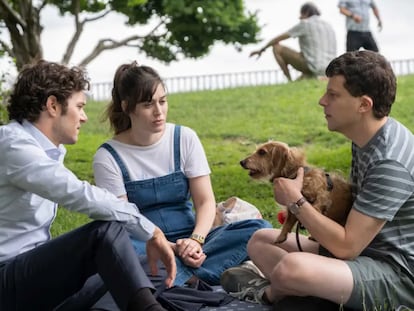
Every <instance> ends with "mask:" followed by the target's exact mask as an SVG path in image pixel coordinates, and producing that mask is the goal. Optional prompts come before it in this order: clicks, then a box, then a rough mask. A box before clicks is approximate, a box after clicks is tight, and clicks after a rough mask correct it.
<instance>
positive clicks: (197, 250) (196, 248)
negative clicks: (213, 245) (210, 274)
mask: <svg viewBox="0 0 414 311" xmlns="http://www.w3.org/2000/svg"><path fill="white" fill-rule="evenodd" d="M175 254H176V255H177V256H179V257H180V258H181V260H182V261H183V262H184V263H185V264H186V265H187V266H190V267H193V268H199V267H200V266H201V265H202V264H203V262H204V260H205V259H206V257H207V256H206V254H204V252H203V248H202V247H201V245H200V243H198V242H197V241H195V240H192V239H178V240H177V241H176V244H175Z"/></svg>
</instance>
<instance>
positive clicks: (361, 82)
mask: <svg viewBox="0 0 414 311" xmlns="http://www.w3.org/2000/svg"><path fill="white" fill-rule="evenodd" d="M325 73H326V76H328V77H332V76H336V75H342V76H344V78H345V83H344V87H345V89H346V90H347V91H348V92H349V93H350V94H351V95H352V96H362V95H367V96H369V97H370V98H371V99H372V101H373V113H374V117H375V118H377V119H381V118H383V117H385V116H388V115H389V114H390V112H391V106H392V104H393V103H394V101H395V96H396V92H397V82H396V77H395V75H394V72H393V70H392V67H391V65H390V63H389V62H388V61H387V60H386V59H385V57H384V56H382V55H381V54H379V53H377V52H373V51H353V52H347V53H344V54H342V55H341V56H338V57H337V58H335V59H334V60H332V61H331V63H330V64H329V65H328V67H327V68H326V72H325Z"/></svg>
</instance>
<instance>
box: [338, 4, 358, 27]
mask: <svg viewBox="0 0 414 311" xmlns="http://www.w3.org/2000/svg"><path fill="white" fill-rule="evenodd" d="M339 12H340V13H341V14H343V15H345V16H346V17H349V18H351V19H353V20H354V22H356V23H360V22H361V21H362V17H361V16H359V15H357V14H355V13H353V12H352V11H351V10H349V9H348V8H346V7H344V6H341V7H339Z"/></svg>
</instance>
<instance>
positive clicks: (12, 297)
mask: <svg viewBox="0 0 414 311" xmlns="http://www.w3.org/2000/svg"><path fill="white" fill-rule="evenodd" d="M88 88H89V81H88V80H87V78H86V76H85V73H84V72H83V71H82V70H81V69H80V68H77V67H73V68H68V67H65V66H63V65H60V64H57V63H52V62H46V61H40V62H38V63H36V64H33V65H27V66H26V67H24V68H23V69H22V71H21V72H20V73H19V75H18V78H17V82H16V84H15V86H14V89H13V91H12V93H11V95H10V101H9V105H8V106H7V110H8V114H9V119H10V120H11V122H10V123H9V124H7V125H4V126H1V127H0V310H4V311H9V310H17V311H18V310H21V311H26V310H68V309H70V310H85V309H87V308H89V307H90V306H92V305H93V304H94V303H95V301H97V300H98V299H99V298H100V296H102V295H103V294H104V293H105V291H106V290H109V291H110V292H111V293H112V295H113V297H114V298H115V301H116V303H117V304H118V306H119V308H120V309H121V310H128V311H132V310H134V311H137V310H146V311H150V310H153V311H155V310H165V309H164V308H162V307H161V305H160V304H159V303H158V302H157V301H156V300H155V297H154V296H153V294H152V292H153V291H154V290H155V289H154V287H153V285H152V283H151V282H150V281H149V279H148V277H147V275H146V273H145V272H144V270H143V269H142V266H141V264H140V262H139V260H138V258H137V256H136V254H135V252H134V249H133V247H132V245H131V242H130V239H129V234H132V235H133V236H134V237H135V238H136V239H138V240H141V241H143V242H142V243H146V246H147V249H148V261H149V262H150V263H151V267H152V272H153V273H156V272H157V270H156V269H157V266H156V264H157V262H158V259H161V260H162V261H163V262H164V264H165V266H166V269H167V278H166V285H167V286H168V287H170V286H171V285H172V284H173V282H174V278H175V272H176V271H175V270H176V266H175V261H174V253H173V252H172V251H171V248H170V247H169V245H168V242H167V240H166V238H165V236H164V234H163V233H162V231H161V230H160V229H159V228H157V227H156V226H154V224H153V223H151V222H150V221H149V220H148V219H147V218H146V217H145V216H143V215H142V214H140V213H139V211H138V209H137V207H136V206H135V205H134V204H133V203H129V202H127V201H125V200H121V199H119V198H117V197H116V196H114V195H113V194H112V193H110V192H108V191H107V190H104V189H100V188H98V187H95V186H92V185H90V184H89V183H88V182H86V181H82V180H79V179H78V178H77V177H76V176H75V175H74V174H73V173H72V172H71V171H70V170H68V169H67V168H66V167H65V166H64V164H63V159H64V156H65V153H66V149H65V147H64V146H63V144H74V143H76V141H77V140H78V135H79V130H80V128H81V126H82V124H84V123H85V122H86V121H87V116H86V113H85V111H84V107H85V105H86V94H85V91H86V90H87V89H88ZM57 204H60V205H62V206H64V207H65V208H67V209H69V210H72V211H76V212H80V213H83V214H86V215H88V216H90V217H91V218H92V219H95V220H96V221H93V222H91V223H88V224H86V225H84V226H81V227H80V228H77V229H75V230H73V231H70V232H68V233H66V234H63V235H61V236H59V237H57V238H53V239H52V237H51V234H50V229H51V226H52V223H53V221H54V219H55V217H56V212H57ZM126 229H127V230H128V232H129V234H128V233H127V231H126ZM145 241H146V242H145ZM97 274H98V275H99V276H100V277H97ZM102 280H103V281H102ZM84 284H87V288H84V289H83V288H82V286H83V285H84ZM85 287H86V285H85ZM80 293H82V294H80ZM81 300H82V302H81ZM75 306H76V307H75Z"/></svg>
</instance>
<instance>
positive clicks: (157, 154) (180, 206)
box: [93, 62, 271, 286]
mask: <svg viewBox="0 0 414 311" xmlns="http://www.w3.org/2000/svg"><path fill="white" fill-rule="evenodd" d="M167 114H168V101H167V94H166V89H165V85H164V83H163V81H162V79H161V78H160V76H159V75H158V73H157V72H156V71H155V70H154V69H153V68H151V67H148V66H142V65H141V66H140V65H138V64H137V63H136V62H132V63H130V64H123V65H121V66H120V67H119V68H118V69H117V71H116V73H115V76H114V83H113V89H112V101H111V103H110V104H109V106H108V109H107V111H106V116H107V118H108V119H109V121H110V124H111V128H112V129H113V131H114V134H115V136H114V137H113V138H112V139H110V140H108V141H107V142H106V143H104V144H103V145H102V146H101V148H99V149H98V150H97V152H96V154H95V157H94V161H93V168H94V176H95V182H96V184H97V185H99V186H100V187H103V188H106V189H108V190H109V191H111V192H113V193H114V194H115V195H116V196H118V197H120V198H122V199H124V200H125V201H127V200H129V201H130V202H133V203H135V204H137V206H139V209H140V211H141V213H142V214H143V215H145V216H146V217H148V219H150V220H151V221H153V222H154V223H155V224H157V225H158V226H159V227H160V228H161V230H162V231H163V232H164V234H165V235H166V237H167V239H168V240H169V241H170V246H171V249H172V250H173V251H174V253H175V255H176V262H177V277H176V280H175V283H174V284H175V285H179V286H181V285H184V284H186V283H189V282H191V281H194V280H197V279H201V280H202V281H204V282H206V283H208V284H210V285H218V284H219V283H220V275H221V273H222V272H223V271H224V270H225V269H227V268H229V267H232V266H236V265H239V264H241V263H242V262H244V261H246V260H247V259H248V256H247V249H246V245H247V241H248V240H249V238H250V237H251V235H252V234H253V232H255V231H256V230H258V229H262V228H270V227H271V225H270V224H269V223H268V222H267V221H265V220H263V219H252V220H243V221H238V222H234V223H231V224H227V225H224V226H219V227H217V228H214V229H212V224H213V221H214V217H215V213H216V202H215V198H214V193H213V189H212V185H211V180H210V168H209V165H208V162H207V158H206V155H205V153H204V149H203V146H202V144H201V142H200V140H199V138H198V136H197V134H196V133H195V132H194V131H193V130H192V129H190V128H188V127H186V126H180V125H176V124H172V123H168V122H167ZM193 204H194V205H193ZM194 212H195V213H194ZM133 243H134V246H135V249H136V251H137V253H138V254H140V255H142V254H145V245H144V244H143V243H142V242H141V241H137V240H136V239H135V238H133Z"/></svg>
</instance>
